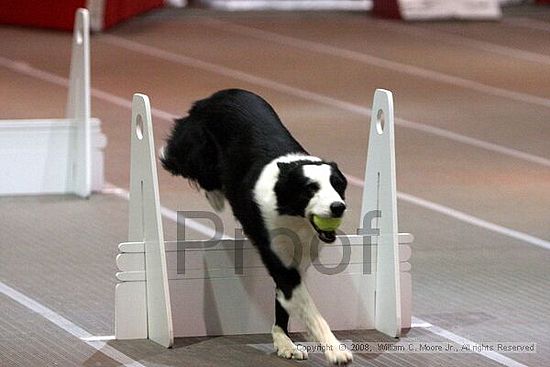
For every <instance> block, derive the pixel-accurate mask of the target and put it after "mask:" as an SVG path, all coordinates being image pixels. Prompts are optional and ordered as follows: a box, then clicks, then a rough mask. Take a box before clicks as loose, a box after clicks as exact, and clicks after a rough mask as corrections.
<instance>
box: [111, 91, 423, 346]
mask: <svg viewBox="0 0 550 367" xmlns="http://www.w3.org/2000/svg"><path fill="white" fill-rule="evenodd" d="M373 111H374V112H373V116H372V119H371V128H370V138H369V148H368V155H367V165H366V174H365V188H364V192H363V199H362V215H361V218H367V219H366V220H365V223H360V228H362V229H361V230H359V233H360V234H358V235H341V236H338V239H337V241H336V242H335V243H334V244H330V245H323V246H322V249H321V252H320V257H319V259H318V261H316V262H315V263H314V266H311V267H310V269H309V270H308V272H307V274H306V276H305V283H306V285H307V287H308V289H309V291H310V293H311V295H312V298H313V299H314V300H315V301H316V304H317V306H318V308H319V311H320V312H321V314H322V315H323V316H324V317H325V318H326V319H327V321H328V323H329V325H330V326H331V328H332V329H333V330H351V329H377V330H379V331H381V332H383V333H385V334H387V335H389V336H392V337H399V336H400V335H401V329H403V328H409V327H410V326H411V307H412V283H411V275H410V269H411V265H410V263H409V262H408V260H409V258H410V256H411V247H410V244H411V243H412V241H413V236H412V235H411V234H407V233H398V232H397V228H398V226H397V200H396V181H395V179H396V176H395V149H394V122H393V101H392V94H391V92H389V91H386V90H381V89H378V90H376V93H375V96H374V106H373ZM130 180H131V181H130V204H129V207H130V214H129V234H128V241H129V242H124V243H121V244H119V246H118V248H119V252H120V253H119V255H118V256H117V259H116V263H117V266H118V269H119V272H118V273H117V274H116V277H117V279H118V281H119V283H118V284H117V286H116V291H115V337H116V338H117V339H146V338H149V339H151V340H153V341H155V342H157V343H159V344H161V345H163V346H165V347H170V346H171V345H172V344H173V341H174V337H185V336H205V335H229V334H250V333H269V332H270V330H271V326H272V323H273V320H274V308H275V307H274V283H273V281H272V279H271V278H270V277H269V275H268V274H267V271H266V270H265V268H264V267H263V265H262V262H261V260H260V258H259V255H258V254H257V252H256V250H255V249H254V247H253V246H252V244H251V243H250V242H249V241H248V240H246V239H239V240H233V239H223V240H220V241H217V242H216V243H215V244H214V243H212V242H211V241H210V242H209V241H181V240H180V241H179V242H176V241H164V238H163V229H162V221H161V213H160V201H159V190H158V179H157V168H156V156H155V147H154V140H153V128H152V119H151V107H150V104H149V99H148V97H147V96H145V95H143V94H135V95H134V99H133V104H132V128H131V172H130ZM364 224H365V226H363V225H364ZM363 227H366V228H363ZM369 228H372V229H369ZM183 251H185V252H184V255H185V256H184V258H185V260H184V261H185V272H181V271H180V272H179V273H178V265H179V266H180V270H181V265H182V264H181V261H182V258H183V256H181V255H182V252H183ZM237 251H239V252H238V253H237ZM236 255H239V256H241V258H242V268H240V269H239V270H240V271H236V260H235V259H236V257H235V256H236ZM178 257H179V261H180V264H178ZM342 259H346V261H342ZM320 264H322V266H323V267H324V268H325V269H326V270H329V271H323V272H320V271H319V270H317V269H318V267H319V265H320ZM342 264H343V265H344V266H343V268H338V267H339V266H341V265H342ZM331 269H332V270H331ZM336 269H340V270H339V271H336ZM369 270H370V271H369ZM330 272H333V273H334V274H328V273H330ZM172 310H174V312H173V313H172ZM289 329H290V331H303V330H304V329H303V326H302V325H300V324H299V323H298V322H297V320H291V323H290V327H289Z"/></svg>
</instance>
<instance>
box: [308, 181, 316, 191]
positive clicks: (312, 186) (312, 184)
mask: <svg viewBox="0 0 550 367" xmlns="http://www.w3.org/2000/svg"><path fill="white" fill-rule="evenodd" d="M306 188H307V189H308V190H310V191H317V190H319V184H318V183H317V182H309V183H308V184H307V185H306Z"/></svg>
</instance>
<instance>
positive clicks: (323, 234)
mask: <svg viewBox="0 0 550 367" xmlns="http://www.w3.org/2000/svg"><path fill="white" fill-rule="evenodd" d="M309 223H311V226H312V227H313V229H315V231H316V232H317V236H319V239H320V240H321V241H323V242H325V243H333V242H334V241H336V232H335V231H323V230H321V229H319V227H317V226H316V225H315V223H313V215H310V216H309Z"/></svg>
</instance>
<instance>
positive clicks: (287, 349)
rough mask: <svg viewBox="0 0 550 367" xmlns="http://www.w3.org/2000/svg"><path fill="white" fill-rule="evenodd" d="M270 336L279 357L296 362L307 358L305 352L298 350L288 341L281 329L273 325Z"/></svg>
mask: <svg viewBox="0 0 550 367" xmlns="http://www.w3.org/2000/svg"><path fill="white" fill-rule="evenodd" d="M271 335H272V336H273V346H274V347H275V350H276V351H277V355H278V356H279V357H283V358H286V359H298V360H302V359H307V358H308V355H307V352H306V351H305V350H304V351H301V350H298V347H296V344H294V343H293V342H292V340H290V338H289V337H288V335H286V334H285V332H284V330H283V329H281V327H279V326H277V325H273V328H271Z"/></svg>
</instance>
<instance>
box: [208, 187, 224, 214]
mask: <svg viewBox="0 0 550 367" xmlns="http://www.w3.org/2000/svg"><path fill="white" fill-rule="evenodd" d="M205 195H206V199H208V202H209V203H210V206H212V208H213V209H214V210H215V211H217V212H221V211H223V208H224V207H225V195H224V194H223V192H221V191H220V190H212V191H206V193H205Z"/></svg>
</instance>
